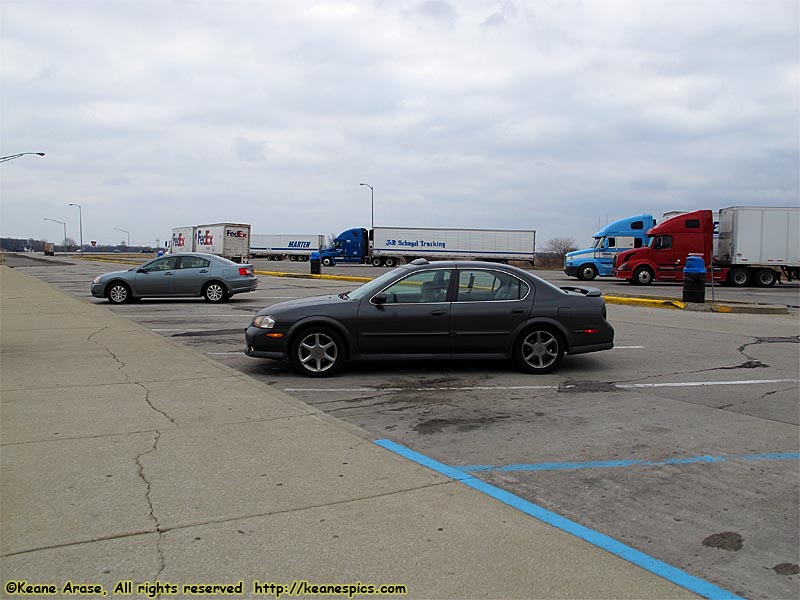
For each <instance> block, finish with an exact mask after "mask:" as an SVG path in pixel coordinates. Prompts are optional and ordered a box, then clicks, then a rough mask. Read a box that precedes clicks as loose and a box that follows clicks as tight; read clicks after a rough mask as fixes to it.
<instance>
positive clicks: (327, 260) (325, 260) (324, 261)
mask: <svg viewBox="0 0 800 600" xmlns="http://www.w3.org/2000/svg"><path fill="white" fill-rule="evenodd" d="M332 265H333V259H332V258H331V257H330V256H326V257H325V258H323V259H322V266H323V267H330V266H332Z"/></svg>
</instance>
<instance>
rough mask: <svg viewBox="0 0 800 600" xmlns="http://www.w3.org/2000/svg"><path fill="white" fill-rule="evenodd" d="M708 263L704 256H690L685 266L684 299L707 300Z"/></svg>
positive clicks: (693, 300)
mask: <svg viewBox="0 0 800 600" xmlns="http://www.w3.org/2000/svg"><path fill="white" fill-rule="evenodd" d="M707 272H708V271H706V264H705V262H704V261H703V257H702V256H688V257H687V258H686V266H685V267H684V268H683V301H684V302H700V303H704V302H705V301H706V273H707Z"/></svg>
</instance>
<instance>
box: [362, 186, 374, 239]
mask: <svg viewBox="0 0 800 600" xmlns="http://www.w3.org/2000/svg"><path fill="white" fill-rule="evenodd" d="M358 185H365V186H367V187H368V188H369V197H370V202H371V204H372V229H375V190H374V188H373V187H372V186H371V185H370V184H368V183H359V184H358Z"/></svg>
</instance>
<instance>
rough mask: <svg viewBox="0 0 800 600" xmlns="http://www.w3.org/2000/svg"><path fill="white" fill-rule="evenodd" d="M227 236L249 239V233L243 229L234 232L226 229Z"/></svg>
mask: <svg viewBox="0 0 800 600" xmlns="http://www.w3.org/2000/svg"><path fill="white" fill-rule="evenodd" d="M225 235H227V236H228V237H235V238H246V237H247V233H246V232H244V231H242V230H241V229H237V230H236V231H234V230H233V229H226V230H225Z"/></svg>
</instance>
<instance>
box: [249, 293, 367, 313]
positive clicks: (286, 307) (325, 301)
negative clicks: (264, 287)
mask: <svg viewBox="0 0 800 600" xmlns="http://www.w3.org/2000/svg"><path fill="white" fill-rule="evenodd" d="M342 302H354V300H349V299H344V298H340V297H339V296H335V295H333V294H331V295H329V296H311V297H310V298H298V299H296V300H287V301H286V302H278V303H277V304H273V305H272V306H268V307H266V308H262V309H261V310H260V311H258V312H257V313H256V314H257V315H278V314H286V313H287V312H290V311H292V310H294V309H298V308H309V307H312V306H331V305H335V304H339V303H342Z"/></svg>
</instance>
